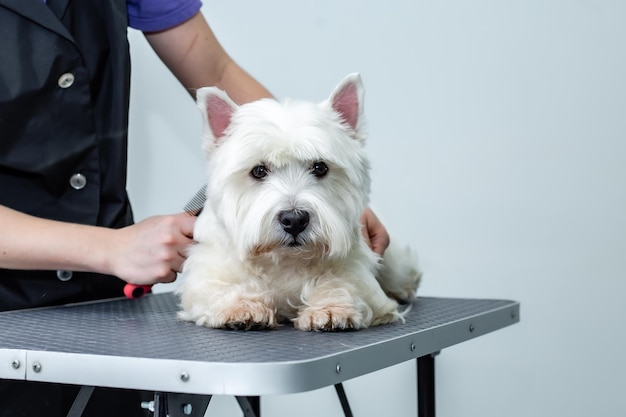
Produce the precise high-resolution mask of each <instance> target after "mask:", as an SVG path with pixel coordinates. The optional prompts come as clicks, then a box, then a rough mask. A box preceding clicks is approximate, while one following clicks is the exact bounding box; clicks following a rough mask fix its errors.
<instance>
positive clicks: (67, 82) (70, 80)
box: [57, 72, 76, 88]
mask: <svg viewBox="0 0 626 417" xmlns="http://www.w3.org/2000/svg"><path fill="white" fill-rule="evenodd" d="M75 79H76V77H74V74H72V73H71V72H66V73H65V74H61V76H60V77H59V80H58V81H57V83H58V84H59V87H61V88H69V87H71V86H72V84H74V80H75Z"/></svg>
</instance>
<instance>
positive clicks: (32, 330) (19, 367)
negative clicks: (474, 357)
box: [0, 293, 520, 417]
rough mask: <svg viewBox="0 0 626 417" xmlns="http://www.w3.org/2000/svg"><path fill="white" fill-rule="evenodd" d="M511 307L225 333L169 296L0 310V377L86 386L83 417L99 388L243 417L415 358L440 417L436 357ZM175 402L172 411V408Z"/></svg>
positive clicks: (161, 412)
mask: <svg viewBox="0 0 626 417" xmlns="http://www.w3.org/2000/svg"><path fill="white" fill-rule="evenodd" d="M519 309H520V305H519V303H517V302H514V301H506V300H480V299H449V298H427V297H420V298H418V299H417V301H416V302H415V303H414V305H413V307H412V309H411V311H410V312H409V314H408V315H407V317H406V322H404V323H402V322H398V323H394V324H389V325H383V326H378V327H373V328H369V329H364V330H359V331H344V332H304V331H301V330H296V329H294V328H293V327H292V326H291V325H288V324H287V325H283V326H282V327H280V328H278V329H275V330H262V331H230V330H216V329H207V328H204V327H198V326H196V325H194V324H192V323H187V322H181V321H179V320H177V318H176V312H177V310H178V299H177V297H176V296H175V295H174V294H172V293H164V294H149V295H147V296H145V297H144V298H141V299H138V300H129V299H113V300H107V301H98V302H89V303H80V304H72V305H67V306H59V307H49V308H39V309H31V310H21V311H10V312H4V313H0V378H6V379H15V380H28V381H40V382H55V383H61V384H75V385H80V386H83V389H82V390H81V391H80V393H79V395H78V398H77V399H76V401H75V403H74V406H75V407H73V411H70V415H80V413H81V412H82V410H81V408H84V404H86V401H88V399H89V397H90V393H91V391H92V390H93V388H92V387H94V386H104V387H117V388H126V389H135V390H146V391H153V392H155V401H154V403H153V404H151V406H153V407H154V412H155V416H159V417H165V415H166V413H167V409H168V401H169V409H170V412H169V415H170V416H171V417H176V416H178V415H180V416H183V415H192V416H202V415H204V411H205V410H206V407H207V406H208V404H209V400H210V396H211V395H214V394H226V395H233V396H236V397H237V399H238V400H239V403H240V405H241V407H242V410H243V411H244V415H246V416H257V417H258V416H259V415H260V410H259V402H258V398H259V396H262V395H267V394H287V393H296V392H304V391H309V390H314V389H318V388H322V387H326V386H330V385H334V386H335V388H336V389H337V393H338V395H339V398H340V400H341V403H342V407H343V409H344V413H345V414H346V416H350V415H351V411H350V408H349V404H348V402H347V399H346V397H345V392H344V391H343V387H342V385H341V382H342V381H346V380H348V379H351V378H355V377H358V376H361V375H365V374H368V373H370V372H374V371H377V370H380V369H383V368H386V367H389V366H392V365H395V364H398V363H401V362H405V361H408V360H413V359H417V360H418V395H417V397H418V414H419V415H420V416H434V411H435V408H434V407H435V406H434V398H435V396H434V356H435V354H436V353H437V352H439V351H440V350H442V349H444V348H446V347H449V346H452V345H455V344H457V343H460V342H464V341H466V340H470V339H473V338H475V337H478V336H482V335H484V334H486V333H489V332H492V331H495V330H498V329H501V328H503V327H506V326H509V325H511V324H514V323H517V322H518V321H519ZM174 404H175V405H174Z"/></svg>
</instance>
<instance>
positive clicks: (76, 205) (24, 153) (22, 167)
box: [0, 0, 132, 311]
mask: <svg viewBox="0 0 626 417" xmlns="http://www.w3.org/2000/svg"><path fill="white" fill-rule="evenodd" d="M129 84H130V58H129V48H128V40H127V17H126V2H125V1H124V0H81V1H70V0H49V4H45V3H44V2H43V1H42V0H0V204H2V205H4V206H7V207H10V208H13V209H15V210H18V211H21V212H24V213H28V214H31V215H34V216H38V217H43V218H48V219H54V220H60V221H67V222H73V223H81V224H89V225H99V226H106V227H113V228H119V227H123V226H126V225H128V224H131V223H132V213H131V209H130V206H129V203H128V197H127V195H126V162H127V155H126V153H127V130H128V101H129V91H130V88H129ZM1 227H2V226H1V225H0V233H2V231H1ZM59 239H63V236H59ZM123 285H124V283H123V282H122V281H121V280H119V279H117V278H113V277H106V276H102V275H98V274H90V273H78V272H72V271H14V270H3V269H0V311H2V310H13V309H20V308H28V307H38V306H46V305H54V304H62V303H69V302H76V301H85V300H92V299H98V298H108V297H114V296H121V295H122V294H123V293H122V288H123Z"/></svg>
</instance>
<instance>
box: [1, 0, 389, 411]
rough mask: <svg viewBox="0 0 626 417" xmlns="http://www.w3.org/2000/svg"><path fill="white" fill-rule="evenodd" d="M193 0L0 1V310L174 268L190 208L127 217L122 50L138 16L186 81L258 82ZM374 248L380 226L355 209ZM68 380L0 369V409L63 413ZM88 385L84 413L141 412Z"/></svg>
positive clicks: (118, 288)
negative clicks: (15, 375) (4, 373)
mask: <svg viewBox="0 0 626 417" xmlns="http://www.w3.org/2000/svg"><path fill="white" fill-rule="evenodd" d="M200 6H201V5H200V1H199V0H144V1H142V0H129V1H124V0H82V1H72V0H48V1H47V2H46V1H45V0H0V311H2V310H13V309H22V308H29V307H38V306H47V305H54V304H62V303H69V302H76V301H85V300H92V299H99V298H107V297H117V296H120V295H121V294H122V287H123V285H124V284H125V283H126V282H130V283H134V284H155V283H159V282H171V281H173V280H175V279H176V273H177V272H178V271H180V269H181V265H182V263H183V261H184V249H185V247H187V246H188V245H189V244H191V243H192V232H193V225H194V221H195V218H194V217H192V216H189V215H187V214H185V213H179V214H175V215H166V216H156V217H151V218H148V219H146V220H143V221H141V222H139V223H137V224H134V223H133V217H132V211H131V208H130V205H129V201H128V196H127V195H126V160H127V155H126V153H127V130H128V129H127V126H128V103H129V91H130V88H129V82H130V60H129V50H128V41H127V26H131V27H133V28H136V29H139V30H141V31H143V32H144V33H145V36H146V38H147V40H148V42H149V43H150V45H151V46H152V48H153V49H154V50H155V51H156V53H157V54H158V56H159V57H160V58H161V60H162V61H163V62H164V63H165V64H166V65H167V66H168V67H169V69H170V70H171V71H172V72H173V73H174V75H175V76H176V77H177V78H178V79H179V80H180V82H181V83H182V84H183V86H184V87H185V88H187V90H188V91H191V92H193V91H194V89H195V88H198V87H201V86H207V85H215V86H218V87H220V88H222V89H223V90H225V91H227V92H228V94H229V95H230V97H232V98H233V99H234V100H235V101H236V102H239V103H243V102H246V101H251V100H255V99H258V98H261V97H269V96H270V93H269V92H268V91H267V90H266V89H265V88H264V87H263V86H261V85H260V84H259V83H258V82H256V81H255V80H254V79H253V78H251V77H250V76H249V75H248V74H247V73H246V72H244V71H243V70H242V69H241V68H240V67H239V66H238V65H237V64H236V63H235V62H234V61H233V60H232V59H231V58H230V57H229V56H228V54H227V53H226V52H225V51H224V50H223V49H222V47H221V46H220V44H219V43H218V41H217V40H216V38H215V36H214V35H213V33H212V31H211V29H210V28H209V26H208V25H207V23H206V21H205V19H204V17H203V16H202V14H201V13H200V12H199V10H200ZM363 222H364V224H365V225H366V226H367V232H368V233H367V236H368V237H369V238H371V242H372V247H373V248H374V250H376V251H378V252H379V253H382V251H384V248H385V247H386V245H387V244H388V236H387V234H386V231H385V229H384V227H382V225H381V224H380V222H378V220H377V219H376V217H375V216H374V215H373V213H372V212H371V211H369V210H368V211H367V212H366V213H365V214H364V217H363ZM75 395H76V389H75V388H72V387H70V388H66V387H61V386H56V385H49V384H32V383H23V382H19V383H18V382H8V381H0V416H52V417H54V416H62V415H66V414H67V411H68V409H69V407H70V406H71V402H72V401H73V398H74V396H75ZM138 405H139V401H138V399H137V398H136V397H135V396H134V394H133V393H130V392H123V391H116V390H103V389H100V390H97V391H96V393H95V394H94V400H93V401H92V403H91V404H90V406H89V408H88V410H87V414H88V415H89V416H99V415H103V416H104V415H107V416H109V415H120V416H132V415H143V413H144V412H143V411H142V410H141V409H140V408H139V407H138Z"/></svg>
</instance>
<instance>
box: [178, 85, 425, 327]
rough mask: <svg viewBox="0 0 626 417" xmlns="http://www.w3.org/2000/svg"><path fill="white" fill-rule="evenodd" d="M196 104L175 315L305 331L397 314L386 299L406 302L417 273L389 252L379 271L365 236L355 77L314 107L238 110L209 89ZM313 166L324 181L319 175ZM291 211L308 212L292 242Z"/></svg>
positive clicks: (411, 261)
mask: <svg viewBox="0 0 626 417" xmlns="http://www.w3.org/2000/svg"><path fill="white" fill-rule="evenodd" d="M197 98H198V106H199V108H200V110H201V112H202V115H203V118H204V125H205V130H204V149H205V151H206V153H207V159H208V163H207V181H208V185H207V201H206V204H205V206H204V209H203V211H202V213H201V214H200V216H199V218H198V221H197V223H196V226H195V231H194V238H195V240H196V241H197V242H198V243H197V244H196V245H194V246H193V247H192V248H191V249H190V252H189V257H188V259H187V261H186V262H185V265H184V268H183V278H182V282H183V283H182V285H181V287H180V289H179V293H180V295H181V302H182V308H183V311H181V312H180V313H179V316H180V318H181V319H183V320H188V321H193V322H195V323H197V324H198V325H204V326H208V327H216V328H222V327H234V328H246V329H248V328H258V327H260V328H266V327H269V328H271V327H275V326H277V325H278V323H279V322H280V321H281V320H284V319H289V320H292V321H293V323H294V325H295V327H297V328H299V329H303V330H332V329H347V328H355V329H359V328H364V327H368V326H371V325H377V324H383V323H390V322H393V321H396V320H398V319H399V318H401V314H400V313H398V303H397V302H396V301H395V300H393V299H391V298H389V297H388V296H387V295H389V296H391V297H394V298H395V299H397V300H400V301H403V302H410V301H411V300H412V299H413V298H414V297H415V292H416V290H417V286H418V284H419V280H420V277H421V273H420V271H419V269H418V267H417V263H416V260H415V256H414V254H413V253H412V252H411V251H410V249H404V250H398V249H397V248H396V246H395V244H392V245H391V246H390V247H389V248H388V249H387V252H386V255H385V259H384V262H382V263H381V260H380V259H379V258H378V256H377V255H375V254H374V253H373V252H372V251H371V250H370V249H369V248H368V246H367V244H366V243H365V241H364V239H363V238H362V236H361V225H360V224H359V217H360V215H361V213H362V212H363V211H364V209H365V208H366V207H367V205H368V196H369V189H370V177H369V162H368V159H367V156H366V154H365V151H364V148H363V145H364V140H365V130H364V120H363V114H362V113H363V86H362V83H361V80H360V77H359V76H358V75H357V74H352V75H349V76H348V77H346V78H345V79H344V80H343V81H342V82H341V83H340V84H339V85H338V86H337V87H336V88H335V90H334V91H333V93H332V94H331V96H330V98H329V99H328V100H326V101H324V102H322V103H319V104H316V103H310V102H305V101H295V100H286V101H284V102H282V103H279V102H278V101H275V100H272V99H264V100H259V101H256V102H253V103H249V104H245V105H242V106H237V105H236V104H234V103H233V102H232V100H230V98H228V96H227V95H226V93H224V92H223V91H221V90H219V89H217V88H213V87H210V88H203V89H200V90H199V91H198V92H197ZM319 162H323V163H324V164H326V166H327V167H328V172H327V173H326V175H324V176H316V175H314V170H313V169H312V167H313V166H314V164H315V163H319ZM259 165H262V166H264V167H265V168H266V169H267V171H268V173H267V176H265V177H263V178H261V179H257V178H255V177H254V176H253V175H252V174H251V172H252V170H253V169H254V168H255V167H257V166H259ZM290 210H296V211H298V212H303V211H306V212H307V213H308V214H309V218H308V225H307V226H306V228H305V229H304V230H303V231H301V232H300V233H298V234H292V233H288V232H287V231H286V230H287V229H286V228H285V227H283V225H282V224H281V222H280V221H279V216H280V213H281V212H283V211H290ZM377 279H378V280H377ZM381 286H382V287H381Z"/></svg>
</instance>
